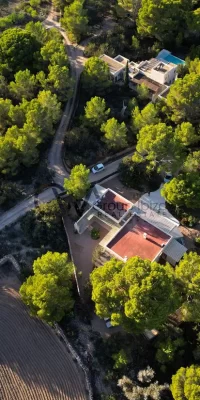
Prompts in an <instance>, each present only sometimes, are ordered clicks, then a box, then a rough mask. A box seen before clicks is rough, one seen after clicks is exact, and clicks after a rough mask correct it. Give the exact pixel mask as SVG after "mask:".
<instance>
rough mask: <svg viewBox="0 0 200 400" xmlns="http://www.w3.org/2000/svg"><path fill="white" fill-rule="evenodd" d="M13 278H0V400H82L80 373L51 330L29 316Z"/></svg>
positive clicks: (84, 399) (82, 383)
mask: <svg viewBox="0 0 200 400" xmlns="http://www.w3.org/2000/svg"><path fill="white" fill-rule="evenodd" d="M18 290H19V281H18V280H17V279H16V277H15V275H14V274H12V273H9V275H8V276H5V274H4V275H1V279H0V383H1V385H0V399H3V400H52V399H59V400H64V399H66V400H69V399H71V400H72V399H73V400H86V399H87V395H86V392H85V384H84V377H83V375H82V371H81V370H79V369H78V367H77V365H76V364H75V363H74V361H73V360H72V357H71V355H70V354H68V352H67V350H66V348H65V347H64V344H63V343H62V342H60V340H59V339H58V337H57V336H56V335H55V334H54V332H53V331H52V329H51V328H50V327H49V326H47V325H46V324H44V323H42V322H41V321H39V320H38V319H37V318H32V317H30V316H29V314H28V311H27V308H26V307H25V306H24V304H23V303H22V301H21V299H20V296H19V294H18Z"/></svg>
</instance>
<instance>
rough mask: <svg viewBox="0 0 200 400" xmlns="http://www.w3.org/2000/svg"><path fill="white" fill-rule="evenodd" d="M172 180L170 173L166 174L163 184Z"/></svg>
mask: <svg viewBox="0 0 200 400" xmlns="http://www.w3.org/2000/svg"><path fill="white" fill-rule="evenodd" d="M172 179H173V175H172V174H171V172H166V174H165V177H164V183H169V182H170V181H171V180H172Z"/></svg>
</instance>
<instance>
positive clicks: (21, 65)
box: [0, 28, 40, 76]
mask: <svg viewBox="0 0 200 400" xmlns="http://www.w3.org/2000/svg"><path fill="white" fill-rule="evenodd" d="M39 48H40V44H39V43H38V42H37V40H36V38H35V37H34V36H33V35H31V34H30V33H29V32H26V31H25V30H23V29H20V28H10V29H7V30H5V31H4V32H3V33H2V34H1V36H0V64H3V65H4V66H5V69H6V71H7V74H11V76H12V74H13V73H15V72H17V71H19V70H23V69H25V68H28V69H33V65H34V60H35V52H36V51H38V50H39Z"/></svg>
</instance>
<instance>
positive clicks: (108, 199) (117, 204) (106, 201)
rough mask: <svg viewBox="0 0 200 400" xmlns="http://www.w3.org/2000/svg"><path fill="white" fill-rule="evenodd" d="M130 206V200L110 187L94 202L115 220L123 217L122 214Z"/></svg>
mask: <svg viewBox="0 0 200 400" xmlns="http://www.w3.org/2000/svg"><path fill="white" fill-rule="evenodd" d="M132 206H133V204H132V203H131V202H129V201H128V200H127V199H125V198H124V197H122V196H120V195H119V194H117V193H115V192H113V191H112V190H110V189H108V190H107V192H106V193H105V194H104V195H103V196H102V198H101V199H100V200H99V202H98V203H97V204H96V207H98V208H99V209H100V210H102V211H104V212H106V213H107V214H108V215H110V216H111V217H112V218H114V219H115V220H116V221H119V220H120V219H121V218H123V216H124V215H125V214H126V212H127V211H128V210H129V209H130V208H131V207H132Z"/></svg>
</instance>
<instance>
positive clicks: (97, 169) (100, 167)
mask: <svg viewBox="0 0 200 400" xmlns="http://www.w3.org/2000/svg"><path fill="white" fill-rule="evenodd" d="M104 169H105V167H104V165H103V164H97V165H95V166H94V167H93V168H92V169H91V171H92V172H93V174H97V173H98V172H101V171H103V170H104Z"/></svg>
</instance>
